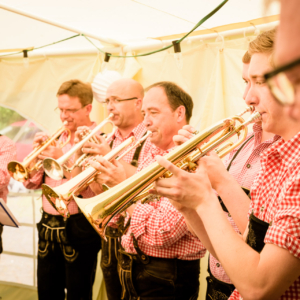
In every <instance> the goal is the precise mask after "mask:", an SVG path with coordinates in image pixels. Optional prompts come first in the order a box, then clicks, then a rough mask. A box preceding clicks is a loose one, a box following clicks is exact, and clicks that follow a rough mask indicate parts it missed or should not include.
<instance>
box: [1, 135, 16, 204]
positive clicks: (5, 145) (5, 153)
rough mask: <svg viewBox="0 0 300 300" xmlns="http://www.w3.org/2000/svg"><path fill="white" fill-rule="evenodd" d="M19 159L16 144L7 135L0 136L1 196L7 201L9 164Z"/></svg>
mask: <svg viewBox="0 0 300 300" xmlns="http://www.w3.org/2000/svg"><path fill="white" fill-rule="evenodd" d="M16 159H17V151H16V146H15V144H14V143H13V142H12V141H11V140H10V139H9V138H8V137H6V136H0V198H2V199H3V200H4V201H5V202H6V200H7V194H8V188H7V186H8V184H9V180H10V175H9V173H8V170H7V164H8V163H9V162H10V161H12V160H16Z"/></svg>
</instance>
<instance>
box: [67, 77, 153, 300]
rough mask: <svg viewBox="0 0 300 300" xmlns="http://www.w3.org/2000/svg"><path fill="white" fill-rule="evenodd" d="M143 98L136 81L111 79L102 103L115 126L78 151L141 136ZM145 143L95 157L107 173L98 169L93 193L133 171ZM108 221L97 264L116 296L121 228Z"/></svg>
mask: <svg viewBox="0 0 300 300" xmlns="http://www.w3.org/2000/svg"><path fill="white" fill-rule="evenodd" d="M94 84H95V83H94ZM95 98H96V99H97V95H95ZM143 98H144V89H143V87H142V85H141V84H140V83H138V82H137V81H135V80H133V79H128V78H123V79H119V80H117V81H115V82H113V83H112V84H111V85H110V86H109V87H108V89H107V92H106V98H105V102H104V105H105V106H106V108H107V113H108V114H111V113H112V114H113V117H112V118H111V120H112V122H113V123H114V125H115V127H116V130H115V131H114V134H113V135H112V136H110V137H109V138H108V140H106V139H105V138H104V137H102V136H97V137H96V138H97V139H98V141H99V142H100V143H99V144H96V143H92V142H86V143H85V144H84V146H83V148H82V152H83V153H90V154H93V155H103V156H104V155H105V154H107V153H108V152H110V151H111V150H112V149H114V148H115V147H117V146H119V145H120V144H121V143H123V142H124V141H125V140H126V139H128V138H130V137H132V136H133V137H134V138H135V140H139V139H141V138H142V137H143V136H144V134H145V133H146V131H147V129H146V126H145V125H144V124H143V119H144V117H143V115H142V113H141V108H142V101H143ZM85 129H86V128H85V127H80V128H78V130H77V132H76V137H78V139H79V138H80V136H81V132H82V131H83V130H85ZM149 144H150V142H149V140H146V141H145V142H144V143H142V144H141V145H140V146H139V147H137V148H135V149H132V150H131V151H130V152H128V153H127V154H126V155H125V156H124V157H123V158H122V159H121V160H119V161H117V160H114V161H113V162H112V163H109V162H107V161H105V160H104V159H103V158H101V157H99V158H98V159H99V161H101V163H102V164H104V165H105V166H106V167H107V169H106V171H107V173H105V172H101V173H99V174H98V175H97V177H96V179H95V182H94V183H92V184H91V185H90V187H91V189H92V190H93V191H94V192H95V194H99V193H102V192H103V190H102V184H106V185H107V186H109V187H112V186H114V185H115V184H117V183H118V181H116V180H119V176H118V172H120V171H121V174H120V175H121V178H122V179H125V178H126V177H130V176H131V175H133V174H134V173H135V172H136V169H137V166H138V165H139V163H141V162H142V161H143V159H144V157H145V155H146V149H148V148H149ZM125 150H126V149H125ZM82 152H81V151H78V153H76V158H79V156H80V155H81V154H82ZM90 164H91V165H92V166H93V167H95V165H94V163H93V162H90ZM97 165H99V164H97ZM97 165H96V167H97ZM80 172H81V168H76V169H75V170H74V172H73V173H72V175H73V176H75V175H76V174H79V173H80ZM111 175H112V176H111ZM123 176H124V178H123ZM122 179H121V180H122ZM119 221H120V220H119ZM111 225H112V226H108V228H107V230H106V238H107V241H105V240H103V239H102V253H101V268H102V272H103V277H104V282H105V287H106V292H107V297H108V299H109V300H120V298H121V289H122V287H121V284H120V280H119V276H118V272H117V262H118V260H117V256H116V254H117V253H118V249H119V241H118V240H119V239H120V237H121V235H122V231H123V228H122V226H121V225H120V226H117V225H115V224H111Z"/></svg>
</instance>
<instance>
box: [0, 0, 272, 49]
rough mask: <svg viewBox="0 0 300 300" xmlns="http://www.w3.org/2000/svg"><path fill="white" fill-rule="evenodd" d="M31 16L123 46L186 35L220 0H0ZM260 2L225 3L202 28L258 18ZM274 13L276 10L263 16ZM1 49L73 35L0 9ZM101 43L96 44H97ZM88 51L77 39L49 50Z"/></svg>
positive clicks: (252, 0)
mask: <svg viewBox="0 0 300 300" xmlns="http://www.w3.org/2000/svg"><path fill="white" fill-rule="evenodd" d="M1 3H2V4H4V5H9V6H13V7H16V8H18V9H21V10H24V11H28V12H30V13H33V14H36V15H39V16H41V17H45V18H48V19H51V20H54V21H58V22H62V23H65V24H67V25H70V26H74V27H76V28H80V29H82V30H85V31H89V32H92V33H94V34H99V35H102V36H106V37H109V38H112V39H116V40H121V41H123V42H125V43H127V42H130V41H143V40H145V39H147V38H157V37H161V36H168V35H173V34H180V33H185V32H188V31H189V30H190V29H191V28H192V27H193V26H194V25H195V24H196V23H197V22H198V21H199V20H200V19H201V18H202V17H204V16H205V15H206V14H207V13H209V12H210V11H211V10H213V9H214V8H215V7H216V6H217V5H219V4H220V3H221V0H210V1H207V0H185V1H184V4H183V2H182V1H181V0H163V1H161V0H110V1H103V0H102V1H99V0H89V1H88V2H87V1H83V0H52V1H47V2H45V1H40V0H27V1H24V0H0V4H1ZM263 3H264V1H263V0H229V1H228V3H226V4H225V6H224V7H222V8H221V10H220V11H218V12H217V13H216V14H215V15H214V16H212V17H211V18H210V19H209V20H207V21H206V22H205V23H204V24H203V26H200V27H199V30H201V29H207V28H213V27H216V26H222V25H225V24H230V23H239V22H245V21H247V20H251V19H257V18H261V17H263V14H264V11H263ZM275 13H278V8H276V7H275V9H273V10H272V11H270V12H269V13H268V15H272V14H275ZM0 26H1V29H2V30H1V37H2V39H1V46H0V47H1V48H0V50H1V49H13V48H26V47H32V46H34V47H38V46H41V45H45V44H48V43H52V42H55V41H58V40H61V39H64V38H67V37H69V36H72V35H74V33H72V32H70V31H67V30H64V29H61V28H57V27H54V26H52V25H49V24H45V23H42V22H39V21H36V20H33V19H30V18H27V17H25V16H21V15H18V14H15V13H12V12H9V11H6V10H4V9H0ZM98 45H100V43H98ZM74 47H75V48H76V47H80V48H85V47H86V48H91V47H92V46H91V45H90V44H89V42H88V41H86V40H85V39H84V38H83V37H79V38H76V39H73V40H70V41H67V42H64V43H61V44H58V45H54V46H51V49H55V50H57V49H66V48H69V49H72V48H74Z"/></svg>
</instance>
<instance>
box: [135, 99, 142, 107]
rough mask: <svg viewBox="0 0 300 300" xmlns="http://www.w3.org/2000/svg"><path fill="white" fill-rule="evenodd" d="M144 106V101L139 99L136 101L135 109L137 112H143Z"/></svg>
mask: <svg viewBox="0 0 300 300" xmlns="http://www.w3.org/2000/svg"><path fill="white" fill-rule="evenodd" d="M142 105H143V99H140V98H139V99H137V100H136V101H135V107H136V109H137V110H142Z"/></svg>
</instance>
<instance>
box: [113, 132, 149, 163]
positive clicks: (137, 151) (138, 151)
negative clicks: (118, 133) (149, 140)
mask: <svg viewBox="0 0 300 300" xmlns="http://www.w3.org/2000/svg"><path fill="white" fill-rule="evenodd" d="M146 133H147V131H146V132H145V133H144V134H143V136H144V135H145V134H146ZM114 141H115V138H114V139H112V140H111V142H110V143H109V146H110V148H112V146H113V144H114ZM145 142H146V140H144V141H143V142H142V143H141V144H140V145H139V146H138V147H136V149H135V152H134V155H133V158H132V161H131V163H130V164H131V165H133V166H134V167H138V162H139V157H140V154H141V151H142V148H143V146H144V144H145Z"/></svg>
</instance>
